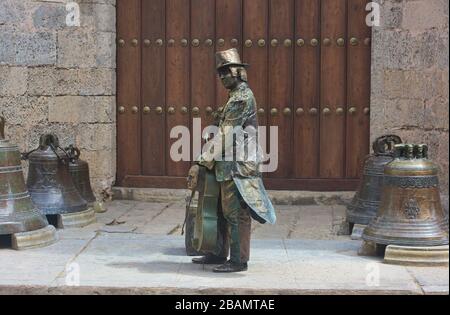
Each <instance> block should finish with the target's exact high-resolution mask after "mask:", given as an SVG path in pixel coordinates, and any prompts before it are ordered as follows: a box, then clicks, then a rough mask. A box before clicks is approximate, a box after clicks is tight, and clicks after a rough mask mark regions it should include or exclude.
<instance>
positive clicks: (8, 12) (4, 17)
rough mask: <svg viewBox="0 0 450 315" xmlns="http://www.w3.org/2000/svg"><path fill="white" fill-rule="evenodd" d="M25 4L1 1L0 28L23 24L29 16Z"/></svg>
mask: <svg viewBox="0 0 450 315" xmlns="http://www.w3.org/2000/svg"><path fill="white" fill-rule="evenodd" d="M24 2H25V1H15V0H2V1H0V26H1V25H6V24H8V25H19V24H21V23H23V22H24V20H25V18H26V15H27V12H26V10H25V3H24Z"/></svg>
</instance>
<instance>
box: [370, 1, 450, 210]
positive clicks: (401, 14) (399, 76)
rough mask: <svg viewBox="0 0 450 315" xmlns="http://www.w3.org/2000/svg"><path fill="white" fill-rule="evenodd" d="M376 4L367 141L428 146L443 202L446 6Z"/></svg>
mask: <svg viewBox="0 0 450 315" xmlns="http://www.w3.org/2000/svg"><path fill="white" fill-rule="evenodd" d="M377 2H378V3H380V4H381V8H382V10H381V25H380V26H379V27H374V28H373V46H372V49H373V57H372V58H373V60H372V99H371V106H372V114H371V115H372V117H371V136H372V138H375V137H377V136H379V135H381V134H384V133H395V134H398V135H400V136H401V137H402V138H403V139H404V141H408V142H413V143H418V142H419V143H427V144H429V145H430V155H431V158H432V159H433V160H434V161H436V162H437V163H438V164H439V165H440V167H441V172H440V180H441V190H442V193H443V195H447V197H448V184H449V162H448V160H449V156H448V150H449V148H448V141H449V132H448V130H449V101H448V100H449V88H448V84H449V82H448V76H449V73H448V58H449V50H448V47H449V38H448V36H449V35H448V34H449V24H448V17H449V16H448V12H449V2H448V0H379V1H377ZM444 198H445V196H444ZM446 207H448V199H447V201H446Z"/></svg>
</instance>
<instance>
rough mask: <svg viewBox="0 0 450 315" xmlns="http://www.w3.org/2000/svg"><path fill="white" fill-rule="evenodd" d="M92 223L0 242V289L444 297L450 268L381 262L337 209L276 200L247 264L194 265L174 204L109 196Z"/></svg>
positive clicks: (180, 209)
mask: <svg viewBox="0 0 450 315" xmlns="http://www.w3.org/2000/svg"><path fill="white" fill-rule="evenodd" d="M108 208H109V210H108V212H107V213H105V214H99V215H98V222H97V223H96V224H93V225H91V226H88V227H85V228H83V229H71V230H60V231H59V232H58V233H59V237H60V241H59V242H58V243H56V244H54V245H52V246H49V247H46V248H41V249H33V250H28V251H13V250H10V249H5V248H3V249H0V293H4V294H11V293H44V294H64V293H66V294H71V293H81V294H109V293H112V294H114V293H125V294H127V293H128V294H158V293H167V294H197V293H200V294H239V293H241V294H263V293H266V294H448V292H449V269H448V268H413V267H403V266H392V265H387V264H384V263H383V262H382V260H381V258H376V257H361V256H358V255H357V254H356V252H357V250H358V248H359V246H360V242H359V241H352V240H350V238H349V237H348V236H337V235H336V234H337V232H338V230H339V228H340V225H341V223H342V221H343V217H344V208H343V207H342V206H277V207H276V208H277V214H278V223H277V224H276V225H275V226H265V225H264V226H263V225H260V224H257V223H255V225H254V226H253V241H252V255H251V256H252V257H251V262H250V264H249V271H248V272H246V273H238V274H226V275H221V274H214V273H212V272H211V268H212V267H210V266H201V265H194V264H192V263H190V259H191V258H190V257H187V256H186V255H185V252H184V238H183V237H182V236H181V235H180V231H181V225H182V223H183V220H184V211H185V210H184V205H183V204H182V203H180V202H168V203H148V202H137V201H125V200H123V201H113V202H112V203H109V204H108Z"/></svg>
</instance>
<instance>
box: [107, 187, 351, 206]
mask: <svg viewBox="0 0 450 315" xmlns="http://www.w3.org/2000/svg"><path fill="white" fill-rule="evenodd" d="M112 191H113V200H134V201H143V202H184V200H185V199H186V197H187V196H189V195H190V191H189V190H187V189H166V188H127V187H113V188H112ZM268 193H269V196H270V198H271V200H272V201H273V203H274V204H276V205H347V204H348V203H349V202H350V201H351V199H352V198H353V195H354V193H355V192H353V191H344V192H342V191H337V192H316V191H284V190H283V191H281V190H269V191H268Z"/></svg>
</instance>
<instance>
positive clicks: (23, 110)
mask: <svg viewBox="0 0 450 315" xmlns="http://www.w3.org/2000/svg"><path fill="white" fill-rule="evenodd" d="M47 104H48V98H47V97H28V96H15V97H4V98H0V105H1V107H0V108H1V112H3V114H4V116H5V118H6V120H7V121H8V124H10V125H20V126H22V127H23V128H26V127H28V126H30V125H33V124H38V123H44V122H45V121H46V120H47V111H48V105H47Z"/></svg>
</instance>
